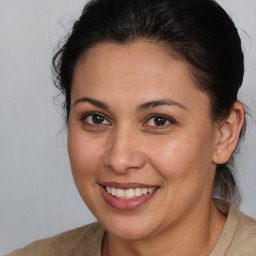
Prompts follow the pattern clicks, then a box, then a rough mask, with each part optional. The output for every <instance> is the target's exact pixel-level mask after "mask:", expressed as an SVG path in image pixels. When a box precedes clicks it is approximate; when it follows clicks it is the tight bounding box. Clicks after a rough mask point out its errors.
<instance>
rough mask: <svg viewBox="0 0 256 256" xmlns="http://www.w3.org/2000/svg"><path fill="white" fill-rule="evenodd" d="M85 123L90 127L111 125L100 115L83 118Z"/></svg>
mask: <svg viewBox="0 0 256 256" xmlns="http://www.w3.org/2000/svg"><path fill="white" fill-rule="evenodd" d="M82 121H83V123H87V124H90V125H109V124H110V123H109V122H108V120H107V119H106V118H105V117H104V116H103V115H100V114H96V113H95V114H89V115H86V116H85V117H83V118H82Z"/></svg>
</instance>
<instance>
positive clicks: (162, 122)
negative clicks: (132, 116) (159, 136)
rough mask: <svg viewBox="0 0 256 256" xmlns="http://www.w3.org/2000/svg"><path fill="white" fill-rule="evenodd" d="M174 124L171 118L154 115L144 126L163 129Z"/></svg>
mask: <svg viewBox="0 0 256 256" xmlns="http://www.w3.org/2000/svg"><path fill="white" fill-rule="evenodd" d="M174 123H175V120H174V119H172V118H171V117H168V116H166V115H162V114H154V115H152V116H151V117H150V118H149V119H148V121H147V122H146V124H145V126H151V127H154V128H157V127H159V128H164V127H166V126H169V125H170V124H174Z"/></svg>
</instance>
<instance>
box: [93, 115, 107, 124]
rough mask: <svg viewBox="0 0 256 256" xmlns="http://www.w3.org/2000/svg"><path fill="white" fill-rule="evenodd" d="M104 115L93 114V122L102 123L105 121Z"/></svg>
mask: <svg viewBox="0 0 256 256" xmlns="http://www.w3.org/2000/svg"><path fill="white" fill-rule="evenodd" d="M104 119H105V118H104V117H103V116H100V115H92V122H93V123H94V124H102V123H103V122H104Z"/></svg>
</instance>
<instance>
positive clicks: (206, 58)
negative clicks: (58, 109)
mask: <svg viewBox="0 0 256 256" xmlns="http://www.w3.org/2000/svg"><path fill="white" fill-rule="evenodd" d="M53 64H54V68H55V72H56V85H57V87H58V88H59V89H60V90H61V91H62V92H63V94H64V96H65V103H64V106H65V111H66V120H67V125H68V151H69V157H70V163H71V168H72V173H73V176H74V180H75V183H76V186H77V188H78V191H79V193H80V195H81V197H82V198H83V200H84V202H85V204H86V205H87V206H88V208H89V209H90V210H91V212H92V213H93V214H94V215H95V217H96V218H97V220H98V223H93V224H90V225H87V226H84V227H81V228H78V229H75V230H71V231H68V232H65V233H62V234H59V235H57V236H55V237H52V238H47V239H44V240H40V241H36V242H34V243H32V244H30V245H28V246H27V247H25V248H24V249H20V250H17V251H15V252H13V253H11V254H9V255H97V256H100V255H103V256H114V255H168V256H169V255H255V254H256V221H255V220H254V219H252V218H250V217H248V216H246V215H244V214H243V213H241V212H240V211H239V210H238V209H237V208H236V207H235V206H234V205H233V204H231V203H229V202H228V201H232V200H235V199H236V198H237V197H238V191H237V187H236V182H235V178H234V174H233V172H232V169H231V168H230V166H231V163H232V153H233V152H234V150H235V149H236V146H237V143H238V141H239V137H241V136H242V134H243V130H244V109H243V105H242V104H241V103H240V102H239V101H237V92H238V89H239V88H240V86H241V84H242V80H243V72H244V66H243V53H242V50H241V41H240V38H239V36H238V33H237V29H236V28H235V26H234V24H233V22H232V20H231V19H230V18H229V16H228V15H227V14H226V13H225V11H224V10H223V9H222V8H221V7H220V6H219V5H218V4H217V3H216V2H215V1H212V0H195V1H191V0H157V1H155V0H125V1H121V0H96V1H91V2H90V3H89V4H88V5H86V7H85V8H84V11H83V13H82V15H81V17H80V18H79V19H78V21H77V22H76V23H75V24H74V27H73V30H72V33H71V34H70V36H69V37H68V39H67V41H66V43H65V44H64V46H63V47H62V48H61V49H60V51H59V52H58V53H57V54H56V56H55V58H54V60H53ZM213 196H215V197H219V198H222V199H213Z"/></svg>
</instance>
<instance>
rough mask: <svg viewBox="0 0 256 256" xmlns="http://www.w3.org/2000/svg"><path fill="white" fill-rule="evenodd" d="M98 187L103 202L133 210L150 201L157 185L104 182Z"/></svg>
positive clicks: (119, 208) (157, 188)
mask: <svg viewBox="0 0 256 256" xmlns="http://www.w3.org/2000/svg"><path fill="white" fill-rule="evenodd" d="M100 189H101V193H102V196H103V198H104V200H105V202H106V203H107V204H108V205H110V206H111V207H113V208H115V209H117V210H134V209H136V208H138V207H140V206H142V205H144V204H146V203H147V202H148V201H150V200H151V198H153V196H154V194H156V192H157V191H158V190H159V187H158V186H153V185H143V184H137V183H128V184H121V183H116V182H106V183H101V184H100Z"/></svg>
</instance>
